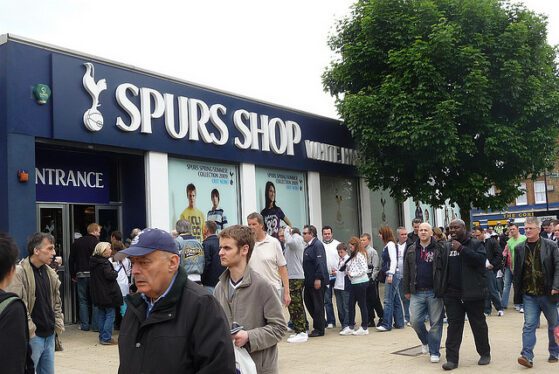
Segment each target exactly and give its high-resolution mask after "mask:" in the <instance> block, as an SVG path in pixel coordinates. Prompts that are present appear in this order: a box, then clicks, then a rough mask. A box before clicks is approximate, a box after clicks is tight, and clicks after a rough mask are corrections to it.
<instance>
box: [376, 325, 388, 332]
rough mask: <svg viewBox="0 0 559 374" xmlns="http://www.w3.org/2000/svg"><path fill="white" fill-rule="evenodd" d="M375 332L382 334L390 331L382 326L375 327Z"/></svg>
mask: <svg viewBox="0 0 559 374" xmlns="http://www.w3.org/2000/svg"><path fill="white" fill-rule="evenodd" d="M377 331H381V332H384V331H390V330H388V329H387V328H386V327H384V326H377Z"/></svg>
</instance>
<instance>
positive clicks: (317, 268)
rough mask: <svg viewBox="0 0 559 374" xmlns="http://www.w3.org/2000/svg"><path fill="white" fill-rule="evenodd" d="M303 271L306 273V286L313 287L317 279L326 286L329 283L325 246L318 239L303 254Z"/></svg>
mask: <svg viewBox="0 0 559 374" xmlns="http://www.w3.org/2000/svg"><path fill="white" fill-rule="evenodd" d="M303 271H304V272H305V286H313V285H314V281H315V280H316V279H320V280H321V281H322V285H323V286H325V285H326V284H327V283H328V281H329V279H330V278H329V275H328V267H327V266H326V250H325V249H324V244H322V242H321V241H320V240H318V239H317V238H314V239H313V242H312V244H310V245H308V246H307V247H306V248H305V252H304V253H303Z"/></svg>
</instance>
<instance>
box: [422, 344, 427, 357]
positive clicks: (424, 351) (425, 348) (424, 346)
mask: <svg viewBox="0 0 559 374" xmlns="http://www.w3.org/2000/svg"><path fill="white" fill-rule="evenodd" d="M427 353H429V345H428V344H425V345H421V354H423V355H426V354H427Z"/></svg>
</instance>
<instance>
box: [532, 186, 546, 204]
mask: <svg viewBox="0 0 559 374" xmlns="http://www.w3.org/2000/svg"><path fill="white" fill-rule="evenodd" d="M534 200H535V202H536V204H545V202H546V200H547V199H546V196H545V182H544V181H537V182H534Z"/></svg>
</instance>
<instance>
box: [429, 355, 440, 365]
mask: <svg viewBox="0 0 559 374" xmlns="http://www.w3.org/2000/svg"><path fill="white" fill-rule="evenodd" d="M430 360H431V362H432V363H433V364H436V363H438V362H439V361H440V360H441V358H440V357H439V356H437V355H431V358H430Z"/></svg>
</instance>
